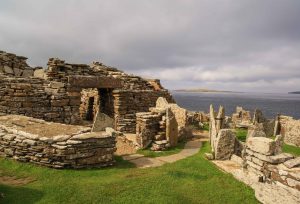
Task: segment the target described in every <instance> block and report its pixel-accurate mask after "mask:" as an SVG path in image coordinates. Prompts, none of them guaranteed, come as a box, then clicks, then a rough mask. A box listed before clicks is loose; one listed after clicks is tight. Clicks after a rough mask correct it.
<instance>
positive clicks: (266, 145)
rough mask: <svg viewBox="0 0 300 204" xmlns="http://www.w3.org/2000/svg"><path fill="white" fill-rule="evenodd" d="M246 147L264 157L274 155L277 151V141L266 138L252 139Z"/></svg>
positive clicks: (249, 139)
mask: <svg viewBox="0 0 300 204" xmlns="http://www.w3.org/2000/svg"><path fill="white" fill-rule="evenodd" d="M246 145H247V147H248V148H249V149H250V150H252V151H254V152H258V153H261V154H264V155H274V153H275V150H276V144H275V141H274V140H272V139H269V138H265V137H250V138H248V140H247V143H246Z"/></svg>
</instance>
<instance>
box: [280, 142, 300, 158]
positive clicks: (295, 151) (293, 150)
mask: <svg viewBox="0 0 300 204" xmlns="http://www.w3.org/2000/svg"><path fill="white" fill-rule="evenodd" d="M282 151H283V152H285V153H290V154H292V155H294V156H300V147H296V146H293V145H288V144H283V147H282Z"/></svg>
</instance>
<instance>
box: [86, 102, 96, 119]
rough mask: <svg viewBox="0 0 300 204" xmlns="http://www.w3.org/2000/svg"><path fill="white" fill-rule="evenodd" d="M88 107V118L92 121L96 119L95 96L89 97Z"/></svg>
mask: <svg viewBox="0 0 300 204" xmlns="http://www.w3.org/2000/svg"><path fill="white" fill-rule="evenodd" d="M88 101H89V102H88V108H87V113H86V120H89V121H92V120H93V119H94V111H93V109H94V101H95V97H89V99H88Z"/></svg>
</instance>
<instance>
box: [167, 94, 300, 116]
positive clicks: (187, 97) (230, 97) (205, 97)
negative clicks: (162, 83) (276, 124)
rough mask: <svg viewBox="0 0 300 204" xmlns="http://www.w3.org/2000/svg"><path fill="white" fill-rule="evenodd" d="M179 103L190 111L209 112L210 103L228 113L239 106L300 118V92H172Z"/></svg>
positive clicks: (250, 109)
mask: <svg viewBox="0 0 300 204" xmlns="http://www.w3.org/2000/svg"><path fill="white" fill-rule="evenodd" d="M171 93H172V95H173V97H174V99H175V101H176V102H177V104H178V105H180V106H181V107H183V108H186V109H188V110H190V111H204V112H206V113H208V112H209V106H210V104H213V105H214V107H215V110H217V109H218V107H219V106H220V105H222V106H224V108H225V113H226V115H228V116H230V115H231V114H232V113H234V112H235V110H236V107H237V106H242V107H243V108H244V109H245V110H249V111H251V112H252V113H253V111H254V110H255V109H256V108H258V109H260V110H262V112H263V114H264V115H265V116H266V117H267V118H275V116H276V115H277V114H283V115H288V116H292V117H294V118H295V119H300V94H288V93H286V94H285V93H284V94H278V93H244V92H243V93H233V92H230V93H228V92H226V93H202V92H201V93H199V92H197V93H196V92H177V91H172V92H171Z"/></svg>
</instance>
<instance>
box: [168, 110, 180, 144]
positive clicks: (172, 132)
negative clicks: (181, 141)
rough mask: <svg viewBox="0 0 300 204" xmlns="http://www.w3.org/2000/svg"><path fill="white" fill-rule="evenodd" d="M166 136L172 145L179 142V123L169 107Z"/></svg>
mask: <svg viewBox="0 0 300 204" xmlns="http://www.w3.org/2000/svg"><path fill="white" fill-rule="evenodd" d="M166 138H167V141H168V142H169V144H170V146H171V147H175V146H176V145H177V143H178V123H177V121H176V118H175V116H174V114H173V112H172V111H171V110H170V109H169V108H167V112H166Z"/></svg>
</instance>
